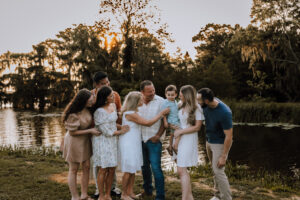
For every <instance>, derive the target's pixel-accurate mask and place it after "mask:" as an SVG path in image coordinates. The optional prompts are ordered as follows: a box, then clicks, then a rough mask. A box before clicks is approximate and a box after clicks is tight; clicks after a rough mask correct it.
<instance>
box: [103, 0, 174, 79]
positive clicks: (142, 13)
mask: <svg viewBox="0 0 300 200" xmlns="http://www.w3.org/2000/svg"><path fill="white" fill-rule="evenodd" d="M151 3H152V1H151V0H102V1H101V3H100V11H99V13H100V15H103V16H105V15H107V14H112V15H113V16H114V20H115V21H116V22H117V23H118V27H117V29H118V31H120V32H121V34H122V36H123V41H124V48H123V50H122V52H123V56H122V58H123V65H122V70H123V79H125V80H126V81H128V82H133V80H134V79H133V77H132V76H133V74H132V71H133V70H132V62H133V53H134V52H133V51H134V49H133V46H134V32H135V30H137V29H144V28H146V27H147V25H148V29H149V28H150V27H153V28H152V29H151V30H154V31H153V32H152V34H154V33H156V36H157V37H158V38H159V39H161V40H163V39H170V37H169V34H168V33H167V32H166V24H161V22H160V17H159V15H158V12H157V11H158V9H157V7H155V6H153V5H152V4H151ZM149 24H151V26H149ZM114 28H115V27H113V26H111V27H110V30H113V29H114Z"/></svg>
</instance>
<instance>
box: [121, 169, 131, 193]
mask: <svg viewBox="0 0 300 200" xmlns="http://www.w3.org/2000/svg"><path fill="white" fill-rule="evenodd" d="M129 179H130V174H129V173H127V172H125V173H124V174H123V178H122V196H121V199H126V198H128V195H129V194H128V193H127V191H128V189H127V188H128V185H129Z"/></svg>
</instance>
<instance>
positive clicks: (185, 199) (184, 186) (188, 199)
mask: <svg viewBox="0 0 300 200" xmlns="http://www.w3.org/2000/svg"><path fill="white" fill-rule="evenodd" d="M177 171H178V174H179V176H180V183H181V191H182V200H194V198H193V194H192V187H191V181H190V175H189V173H188V171H187V168H186V167H177Z"/></svg>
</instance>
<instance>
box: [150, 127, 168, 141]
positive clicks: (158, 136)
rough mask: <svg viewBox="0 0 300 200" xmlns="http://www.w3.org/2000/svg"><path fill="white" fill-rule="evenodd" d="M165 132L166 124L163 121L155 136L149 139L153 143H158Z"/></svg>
mask: <svg viewBox="0 0 300 200" xmlns="http://www.w3.org/2000/svg"><path fill="white" fill-rule="evenodd" d="M164 132H165V127H164V124H163V123H161V124H160V127H159V129H158V132H157V133H156V135H154V136H153V137H151V138H149V140H150V141H151V142H153V143H157V142H159V139H160V137H161V136H162V135H163V134H164Z"/></svg>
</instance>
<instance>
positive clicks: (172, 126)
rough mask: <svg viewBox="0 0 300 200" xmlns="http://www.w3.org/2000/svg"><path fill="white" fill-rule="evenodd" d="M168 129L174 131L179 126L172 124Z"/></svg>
mask: <svg viewBox="0 0 300 200" xmlns="http://www.w3.org/2000/svg"><path fill="white" fill-rule="evenodd" d="M170 128H171V129H174V130H177V129H180V127H179V126H176V125H174V124H170Z"/></svg>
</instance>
